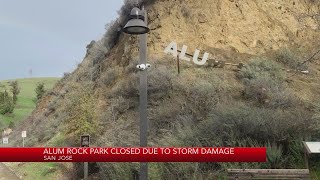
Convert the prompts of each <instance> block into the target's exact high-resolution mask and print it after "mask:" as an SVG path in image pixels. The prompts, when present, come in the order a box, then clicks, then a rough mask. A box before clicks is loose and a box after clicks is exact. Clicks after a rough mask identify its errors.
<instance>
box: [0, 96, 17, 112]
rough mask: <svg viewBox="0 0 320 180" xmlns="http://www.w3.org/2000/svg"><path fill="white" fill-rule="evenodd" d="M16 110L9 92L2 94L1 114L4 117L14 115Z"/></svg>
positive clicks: (0, 98)
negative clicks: (9, 114) (8, 114)
mask: <svg viewBox="0 0 320 180" xmlns="http://www.w3.org/2000/svg"><path fill="white" fill-rule="evenodd" d="M13 110H14V102H13V99H12V97H11V96H9V94H8V92H7V91H4V92H0V114H2V115H4V114H7V113H12V112H13Z"/></svg>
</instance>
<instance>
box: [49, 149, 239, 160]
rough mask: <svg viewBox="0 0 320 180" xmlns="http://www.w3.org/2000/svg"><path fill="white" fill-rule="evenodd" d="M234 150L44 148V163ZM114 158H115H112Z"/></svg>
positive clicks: (203, 153)
mask: <svg viewBox="0 0 320 180" xmlns="http://www.w3.org/2000/svg"><path fill="white" fill-rule="evenodd" d="M234 154H235V150H234V148H45V149H44V152H43V160H44V161H73V156H74V155H76V156H79V155H84V156H88V155H99V157H100V158H102V159H103V158H104V157H108V155H110V156H114V155H132V156H143V155H234ZM114 157H116V156H114Z"/></svg>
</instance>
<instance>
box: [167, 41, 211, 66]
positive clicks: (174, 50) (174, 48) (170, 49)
mask: <svg viewBox="0 0 320 180" xmlns="http://www.w3.org/2000/svg"><path fill="white" fill-rule="evenodd" d="M187 50H188V46H186V45H183V46H182V50H181V53H180V55H179V58H180V59H182V60H185V61H190V58H188V57H186V53H187ZM164 52H165V53H166V54H172V55H173V57H177V56H178V45H177V43H176V42H174V41H172V42H171V43H170V44H169V45H168V46H167V47H166V48H165V50H164ZM199 56H200V50H198V49H196V50H195V52H194V54H193V62H194V63H195V64H197V65H200V66H201V65H204V64H205V63H206V62H207V60H208V58H209V53H207V52H205V53H204V55H203V57H202V59H201V60H200V58H199Z"/></svg>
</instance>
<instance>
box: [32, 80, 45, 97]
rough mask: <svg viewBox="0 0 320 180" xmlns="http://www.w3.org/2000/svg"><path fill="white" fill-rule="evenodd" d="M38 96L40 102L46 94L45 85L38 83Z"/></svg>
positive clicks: (36, 90)
mask: <svg viewBox="0 0 320 180" xmlns="http://www.w3.org/2000/svg"><path fill="white" fill-rule="evenodd" d="M35 92H36V95H37V100H40V99H41V98H42V96H43V95H44V93H45V92H46V91H45V89H44V83H43V82H42V83H38V84H37V87H36V89H35Z"/></svg>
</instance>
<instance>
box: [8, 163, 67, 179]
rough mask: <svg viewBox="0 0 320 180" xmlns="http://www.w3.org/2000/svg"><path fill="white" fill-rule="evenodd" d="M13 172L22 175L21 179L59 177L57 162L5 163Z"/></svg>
mask: <svg viewBox="0 0 320 180" xmlns="http://www.w3.org/2000/svg"><path fill="white" fill-rule="evenodd" d="M5 164H6V165H7V166H8V167H10V168H11V169H14V171H15V173H16V174H17V175H19V176H22V178H23V179H26V180H28V179H30V180H42V179H52V180H53V179H59V176H60V174H61V172H60V171H59V169H58V168H59V167H58V166H59V165H58V163H52V162H47V163H46V162H42V163H5Z"/></svg>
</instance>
